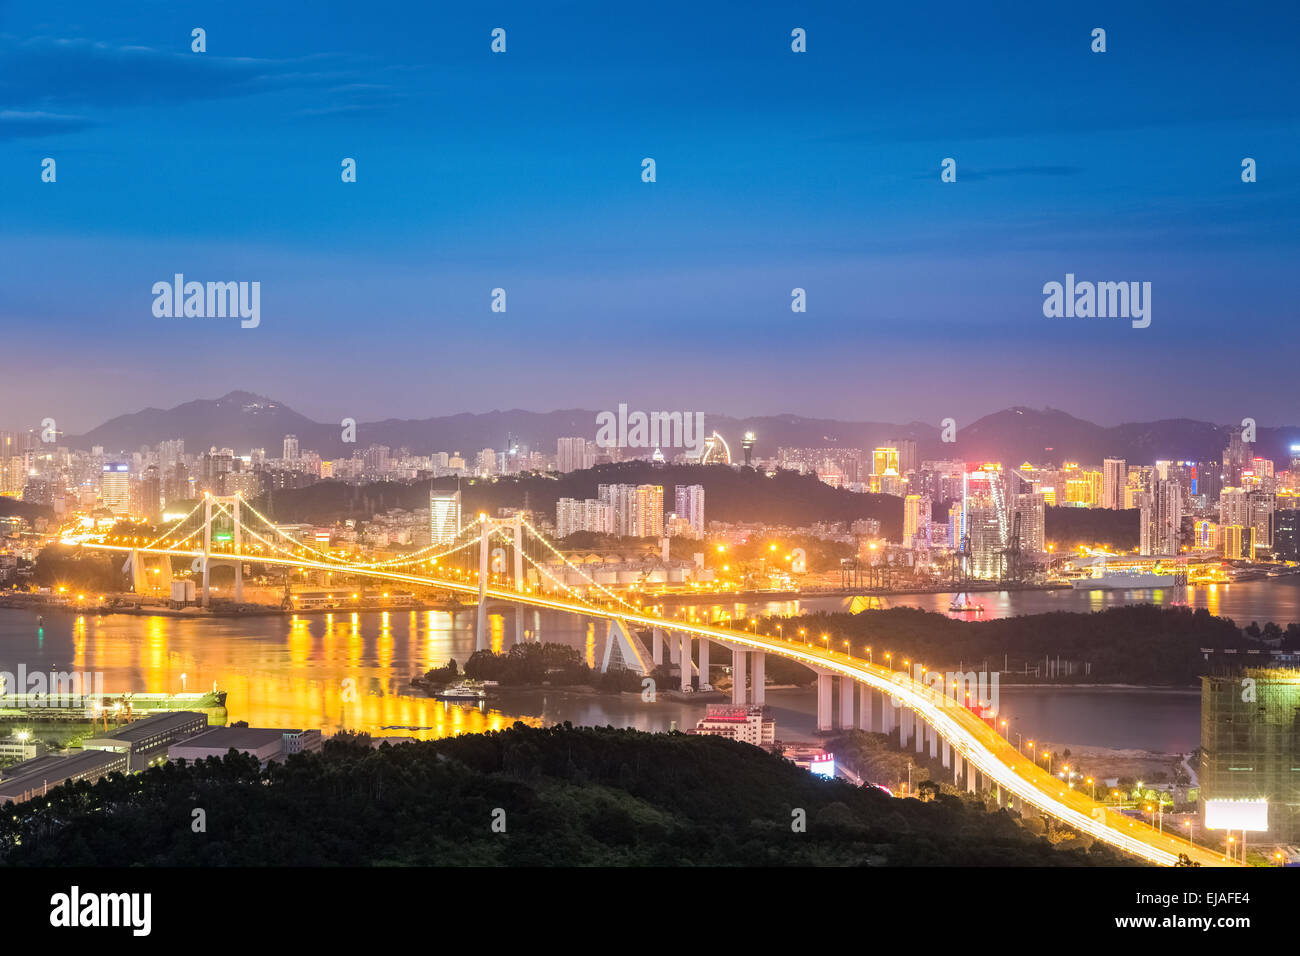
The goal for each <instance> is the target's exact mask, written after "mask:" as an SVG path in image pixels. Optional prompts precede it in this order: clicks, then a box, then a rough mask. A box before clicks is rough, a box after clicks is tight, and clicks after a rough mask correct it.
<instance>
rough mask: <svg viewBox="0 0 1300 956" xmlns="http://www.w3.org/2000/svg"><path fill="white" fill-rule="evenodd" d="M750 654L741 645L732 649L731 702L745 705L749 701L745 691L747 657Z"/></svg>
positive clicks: (736, 704)
mask: <svg viewBox="0 0 1300 956" xmlns="http://www.w3.org/2000/svg"><path fill="white" fill-rule="evenodd" d="M748 656H749V654H748V653H747V652H746V651H744V650H743V649H741V648H739V647H733V648H732V649H731V703H732V704H733V705H734V706H736V707H744V706H745V705H746V704H747V703H749V701H748V700H747V699H746V697H747V695H746V693H745V663H746V661H745V658H747V657H748Z"/></svg>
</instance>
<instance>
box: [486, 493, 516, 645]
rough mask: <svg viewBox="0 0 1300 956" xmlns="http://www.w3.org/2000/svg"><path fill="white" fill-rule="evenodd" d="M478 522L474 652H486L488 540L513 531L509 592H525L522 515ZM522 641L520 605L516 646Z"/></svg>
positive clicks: (488, 569) (488, 574)
mask: <svg viewBox="0 0 1300 956" xmlns="http://www.w3.org/2000/svg"><path fill="white" fill-rule="evenodd" d="M478 523H479V545H478V614H477V617H476V619H475V621H474V650H476V651H485V650H487V649H488V637H487V587H488V579H489V576H490V573H489V572H490V565H489V557H490V553H491V547H490V545H489V543H488V541H489V539H490V538H491V536H492V534H493V532H495V531H498V530H501V529H507V528H508V529H509V530H510V531H512V532H513V534H514V551H515V554H514V575H513V578H514V580H513V581H512V586H511V590H513V591H515V592H518V593H522V592H523V590H524V515H523V512H516V513H515V514H513V515H511V516H510V517H509V518H506V519H497V518H489V517H488V516H487V515H485V514H480V515H479V519H478ZM503 570H504V569H503ZM523 640H524V606H523V605H522V604H520V605H518V606H517V607H516V608H515V643H516V644H522V643H523Z"/></svg>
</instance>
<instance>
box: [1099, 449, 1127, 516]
mask: <svg viewBox="0 0 1300 956" xmlns="http://www.w3.org/2000/svg"><path fill="white" fill-rule="evenodd" d="M1127 482H1128V462H1126V461H1125V460H1124V459H1123V458H1107V459H1105V460H1104V461H1103V462H1102V464H1101V506H1102V507H1103V508H1110V509H1112V510H1117V509H1121V508H1123V507H1124V485H1125V484H1126V483H1127Z"/></svg>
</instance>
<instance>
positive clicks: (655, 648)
mask: <svg viewBox="0 0 1300 956" xmlns="http://www.w3.org/2000/svg"><path fill="white" fill-rule="evenodd" d="M650 643H651V651H650V655H651V658H652V659H653V660H654V662H655V667H658V666H659V665H660V664H662V663H663V662H664V629H663V628H662V627H656V628H655V633H654V637H653V638H651V642H650Z"/></svg>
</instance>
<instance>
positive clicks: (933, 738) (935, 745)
mask: <svg viewBox="0 0 1300 956" xmlns="http://www.w3.org/2000/svg"><path fill="white" fill-rule="evenodd" d="M926 736H927V737H929V738H930V759H931V760H933V759H934V758H935V757H937V756H939V734H938V732H937V731H935V729H934V728H933V727H931V728H930V732H929V733H928V734H927V735H926Z"/></svg>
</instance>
